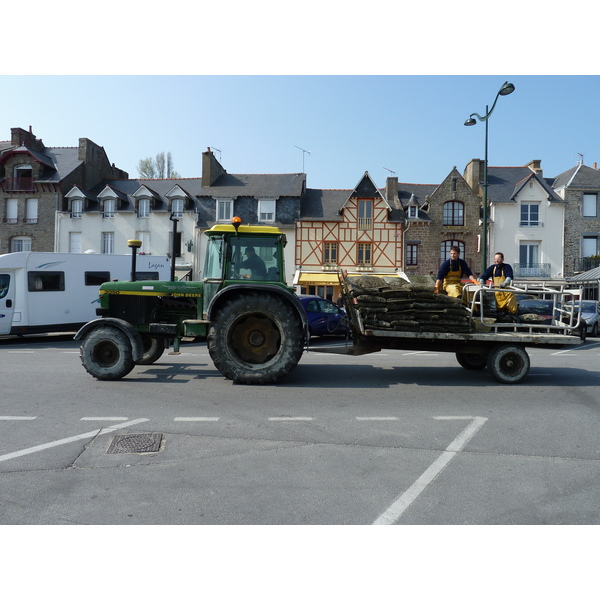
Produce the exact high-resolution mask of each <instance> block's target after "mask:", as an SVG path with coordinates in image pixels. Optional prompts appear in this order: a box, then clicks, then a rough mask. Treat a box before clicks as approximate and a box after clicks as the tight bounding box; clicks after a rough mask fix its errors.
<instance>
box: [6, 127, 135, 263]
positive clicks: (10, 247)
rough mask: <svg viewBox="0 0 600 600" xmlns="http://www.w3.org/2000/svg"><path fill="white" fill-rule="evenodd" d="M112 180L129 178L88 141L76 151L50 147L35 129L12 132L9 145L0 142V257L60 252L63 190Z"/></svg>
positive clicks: (82, 142)
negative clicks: (58, 216) (58, 228)
mask: <svg viewBox="0 0 600 600" xmlns="http://www.w3.org/2000/svg"><path fill="white" fill-rule="evenodd" d="M112 177H127V173H125V172H124V171H121V170H120V169H117V168H116V167H115V166H114V165H111V164H110V163H109V161H108V157H107V156H106V153H105V152H104V149H103V148H101V147H100V146H98V145H97V144H95V143H94V142H92V141H91V140H89V139H87V138H80V139H79V145H78V147H73V148H47V147H46V146H45V145H44V144H43V142H42V140H41V139H37V138H36V136H35V135H34V134H33V132H32V130H31V128H30V129H29V131H26V130H24V129H21V128H20V127H15V128H13V129H11V139H10V141H7V142H0V210H1V211H2V221H1V222H0V254H4V253H7V252H18V251H23V250H33V251H36V252H54V251H57V250H58V247H57V243H56V241H57V240H56V229H55V218H56V214H57V211H58V212H59V211H60V210H61V207H62V205H63V202H64V195H63V194H64V192H65V190H68V189H69V188H71V186H72V185H74V184H79V185H82V186H91V185H94V184H95V183H97V182H99V181H101V180H102V179H103V178H112Z"/></svg>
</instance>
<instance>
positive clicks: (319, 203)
mask: <svg viewBox="0 0 600 600" xmlns="http://www.w3.org/2000/svg"><path fill="white" fill-rule="evenodd" d="M437 188H438V186H437V185H429V184H418V183H399V184H398V197H399V199H400V202H398V200H396V199H389V198H387V197H386V191H385V189H378V190H377V191H378V192H379V193H380V194H381V196H382V198H384V199H385V200H386V202H387V203H388V204H389V206H390V208H391V209H392V210H391V211H390V213H389V215H388V220H389V221H391V222H392V223H396V222H397V223H401V222H403V221H404V220H405V211H404V207H406V206H407V205H408V202H409V200H410V198H411V197H412V196H413V195H414V196H415V198H416V199H417V202H418V203H419V206H420V207H421V206H423V204H425V202H426V197H427V196H429V195H431V194H432V193H433V192H434V191H435V190H436V189H437ZM355 191H356V190H318V189H311V188H308V189H307V190H306V194H305V195H304V198H303V199H302V214H301V218H302V219H304V220H314V221H342V215H341V214H340V211H341V209H342V208H343V206H344V204H345V203H346V201H347V200H348V198H350V197H351V196H352V195H353V194H354V192H355ZM419 218H420V219H423V220H427V221H428V220H430V219H429V215H427V213H425V212H424V211H422V210H419Z"/></svg>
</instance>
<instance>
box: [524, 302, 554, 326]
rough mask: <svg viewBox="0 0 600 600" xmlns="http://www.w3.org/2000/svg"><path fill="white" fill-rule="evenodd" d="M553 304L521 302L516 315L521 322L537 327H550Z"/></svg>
mask: <svg viewBox="0 0 600 600" xmlns="http://www.w3.org/2000/svg"><path fill="white" fill-rule="evenodd" d="M553 309H554V302H553V301H552V300H541V299H533V300H521V301H520V302H519V310H518V312H517V314H518V315H519V318H520V319H521V321H524V322H531V323H534V324H538V325H552V321H553V319H554V316H553Z"/></svg>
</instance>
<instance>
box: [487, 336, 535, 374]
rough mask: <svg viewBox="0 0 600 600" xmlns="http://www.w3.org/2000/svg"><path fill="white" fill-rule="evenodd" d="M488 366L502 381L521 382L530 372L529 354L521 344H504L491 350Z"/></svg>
mask: <svg viewBox="0 0 600 600" xmlns="http://www.w3.org/2000/svg"><path fill="white" fill-rule="evenodd" d="M487 366H488V369H489V370H490V371H491V372H492V375H493V376H494V377H495V378H496V379H497V380H498V381H499V382H500V383H519V381H521V380H522V379H523V378H524V377H525V376H526V375H527V373H529V355H528V354H527V352H526V351H525V349H524V348H521V346H511V345H509V344H503V345H500V346H496V347H495V348H494V349H493V350H492V351H491V352H490V354H489V356H488V360H487Z"/></svg>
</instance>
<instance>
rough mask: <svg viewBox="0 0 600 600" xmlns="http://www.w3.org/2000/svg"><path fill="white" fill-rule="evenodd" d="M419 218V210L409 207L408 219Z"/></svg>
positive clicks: (415, 207)
mask: <svg viewBox="0 0 600 600" xmlns="http://www.w3.org/2000/svg"><path fill="white" fill-rule="evenodd" d="M418 216H419V208H418V207H417V206H409V207H408V218H409V219H416V218H417V217H418Z"/></svg>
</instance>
